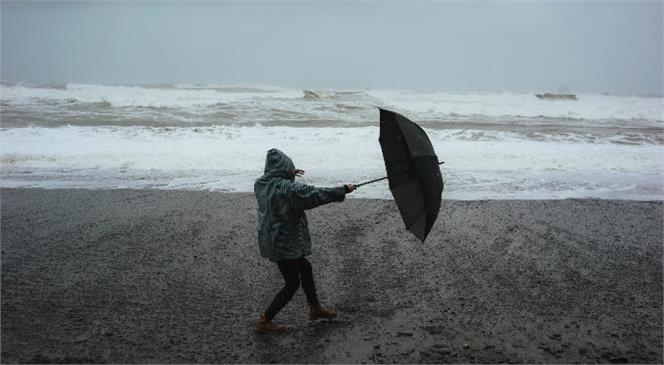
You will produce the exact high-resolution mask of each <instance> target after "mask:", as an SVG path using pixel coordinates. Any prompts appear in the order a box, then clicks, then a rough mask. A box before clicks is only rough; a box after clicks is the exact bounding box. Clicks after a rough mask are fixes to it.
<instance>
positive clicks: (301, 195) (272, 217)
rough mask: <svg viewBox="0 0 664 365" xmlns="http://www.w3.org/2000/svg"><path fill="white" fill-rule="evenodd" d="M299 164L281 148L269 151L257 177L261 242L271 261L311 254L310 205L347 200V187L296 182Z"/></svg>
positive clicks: (262, 248)
mask: <svg viewBox="0 0 664 365" xmlns="http://www.w3.org/2000/svg"><path fill="white" fill-rule="evenodd" d="M294 180H295V165H294V164H293V161H292V160H291V159H290V158H289V157H288V156H286V154H285V153H283V152H281V151H279V150H278V149H274V148H273V149H271V150H269V151H268V152H267V158H266V159H265V173H264V175H263V176H261V177H260V178H258V179H257V180H256V183H255V184H254V192H255V193H256V200H257V201H258V243H259V246H260V252H261V255H262V256H263V257H267V258H268V259H269V260H270V261H284V260H292V259H296V258H299V257H302V256H306V255H310V254H311V237H310V235H309V228H308V227H307V217H306V215H305V214H304V211H305V210H306V209H312V208H315V207H317V206H320V205H323V204H328V203H332V202H340V201H343V200H344V198H345V197H346V189H345V187H343V186H342V187H338V188H316V187H314V186H310V185H304V184H299V183H296V182H295V181H294Z"/></svg>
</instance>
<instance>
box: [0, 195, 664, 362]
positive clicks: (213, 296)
mask: <svg viewBox="0 0 664 365" xmlns="http://www.w3.org/2000/svg"><path fill="white" fill-rule="evenodd" d="M0 194H1V215H2V220H1V234H2V236H1V246H2V256H1V257H2V261H1V263H2V308H1V309H2V317H1V320H2V328H1V329H2V363H16V362H20V363H24V362H30V363H44V362H67V363H72V362H74V363H76V362H79V363H81V362H82V363H93V362H94V363H504V362H508V363H662V362H663V357H662V347H663V335H662V332H663V329H664V328H663V303H662V299H663V290H662V288H663V283H662V279H663V272H662V258H663V239H664V232H663V226H664V217H663V203H662V202H634V201H610V200H555V201H534V200H533V201H449V200H444V201H443V206H442V210H441V214H440V216H439V218H438V221H437V223H436V225H435V226H434V229H433V231H432V232H431V234H430V236H429V238H428V239H427V241H426V242H425V243H420V242H419V241H417V240H416V239H415V238H414V237H413V236H412V235H411V234H410V233H409V232H407V231H406V230H405V229H404V227H403V223H402V221H401V218H400V216H399V213H398V211H397V209H396V206H395V205H394V202H393V201H390V200H363V199H347V200H346V201H345V202H343V203H336V204H331V205H327V206H324V207H320V208H317V209H315V210H312V211H310V212H309V213H308V217H309V224H310V230H311V232H312V238H313V241H314V247H313V249H314V252H313V254H312V255H311V256H309V259H310V261H311V262H312V264H313V266H314V275H315V279H316V283H317V287H318V292H319V297H320V299H321V302H323V303H324V304H326V305H328V306H330V307H332V308H334V309H336V310H337V311H338V312H339V318H338V319H337V320H335V321H332V322H325V321H321V322H313V323H309V322H308V321H307V319H306V313H307V312H306V309H307V308H306V301H305V298H304V294H303V293H302V291H301V290H300V291H298V293H297V294H296V296H295V297H294V299H293V301H291V303H290V304H289V305H288V306H287V307H286V308H285V309H284V311H282V312H281V313H280V314H279V315H278V316H277V318H276V319H275V321H276V322H278V323H280V324H284V325H286V326H288V331H287V332H286V333H284V334H280V335H265V334H262V335H259V334H256V333H254V331H253V322H254V320H255V319H256V318H257V316H258V314H259V313H260V312H261V311H262V310H264V309H265V308H266V306H267V305H268V304H269V302H270V300H271V299H272V297H273V295H274V294H275V293H276V292H277V291H278V290H279V289H280V288H281V285H282V279H281V276H280V274H279V271H278V269H277V267H276V265H274V264H273V263H270V262H269V261H267V260H266V259H263V258H262V257H260V255H259V253H258V247H257V240H256V203H255V199H254V197H253V195H252V194H231V193H215V192H185V191H154V190H30V189H2V191H1V192H0Z"/></svg>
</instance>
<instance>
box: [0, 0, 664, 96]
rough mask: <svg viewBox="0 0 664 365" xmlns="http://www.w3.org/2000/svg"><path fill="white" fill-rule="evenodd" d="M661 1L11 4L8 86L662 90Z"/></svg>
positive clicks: (5, 20) (7, 8)
mask: <svg viewBox="0 0 664 365" xmlns="http://www.w3.org/2000/svg"><path fill="white" fill-rule="evenodd" d="M662 8H663V6H662V2H498V1H496V2H467V3H466V2H464V3H461V2H422V3H412V2H408V3H406V2H403V3H399V2H315V3H311V2H308V3H305V2H248V3H239V2H202V3H184V2H182V3H179V2H86V3H82V2H7V1H2V5H1V13H2V14H1V16H2V22H1V24H2V25H1V36H2V43H1V52H2V53H1V58H2V59H1V61H2V64H1V75H0V76H1V78H2V80H3V81H55V82H80V83H110V84H117V83H125V84H126V83H129V84H139V83H213V84H272V85H282V86H292V87H312V88H355V89H365V88H373V89H412V90H461V91H556V90H557V89H558V88H560V87H567V88H569V89H570V90H571V91H574V92H610V93H615V94H662V68H663V61H662V58H663V53H664V50H663V43H662V33H663V25H662V16H663V14H662V12H663V10H662Z"/></svg>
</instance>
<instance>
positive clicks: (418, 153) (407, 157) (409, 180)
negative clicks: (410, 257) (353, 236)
mask: <svg viewBox="0 0 664 365" xmlns="http://www.w3.org/2000/svg"><path fill="white" fill-rule="evenodd" d="M378 141H379V142H380V147H381V149H382V150H383V158H384V159H385V169H386V170H387V175H388V176H387V179H388V182H389V185H390V191H392V195H393V196H394V200H395V202H396V203H397V207H399V212H400V213H401V217H402V218H403V221H404V223H405V225H406V229H408V230H409V231H410V232H412V233H413V234H414V235H415V236H416V237H417V238H419V239H420V241H422V242H424V240H425V239H426V238H427V236H428V235H429V232H430V231H431V227H433V224H434V223H435V222H436V218H438V212H439V211H440V201H441V195H442V193H443V176H442V174H441V172H440V167H439V162H438V156H436V152H435V151H434V149H433V146H432V145H431V141H430V140H429V137H428V136H427V134H426V133H425V132H424V130H423V129H422V128H420V126H418V125H417V124H415V123H413V122H411V121H410V120H408V118H406V117H404V116H403V115H401V114H398V113H395V112H392V111H389V110H384V109H380V137H379V138H378Z"/></svg>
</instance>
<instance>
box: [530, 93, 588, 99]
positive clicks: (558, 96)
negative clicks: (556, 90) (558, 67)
mask: <svg viewBox="0 0 664 365" xmlns="http://www.w3.org/2000/svg"><path fill="white" fill-rule="evenodd" d="M535 96H537V97H538V98H540V99H547V100H579V99H578V98H577V97H576V95H574V94H551V93H544V94H535Z"/></svg>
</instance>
